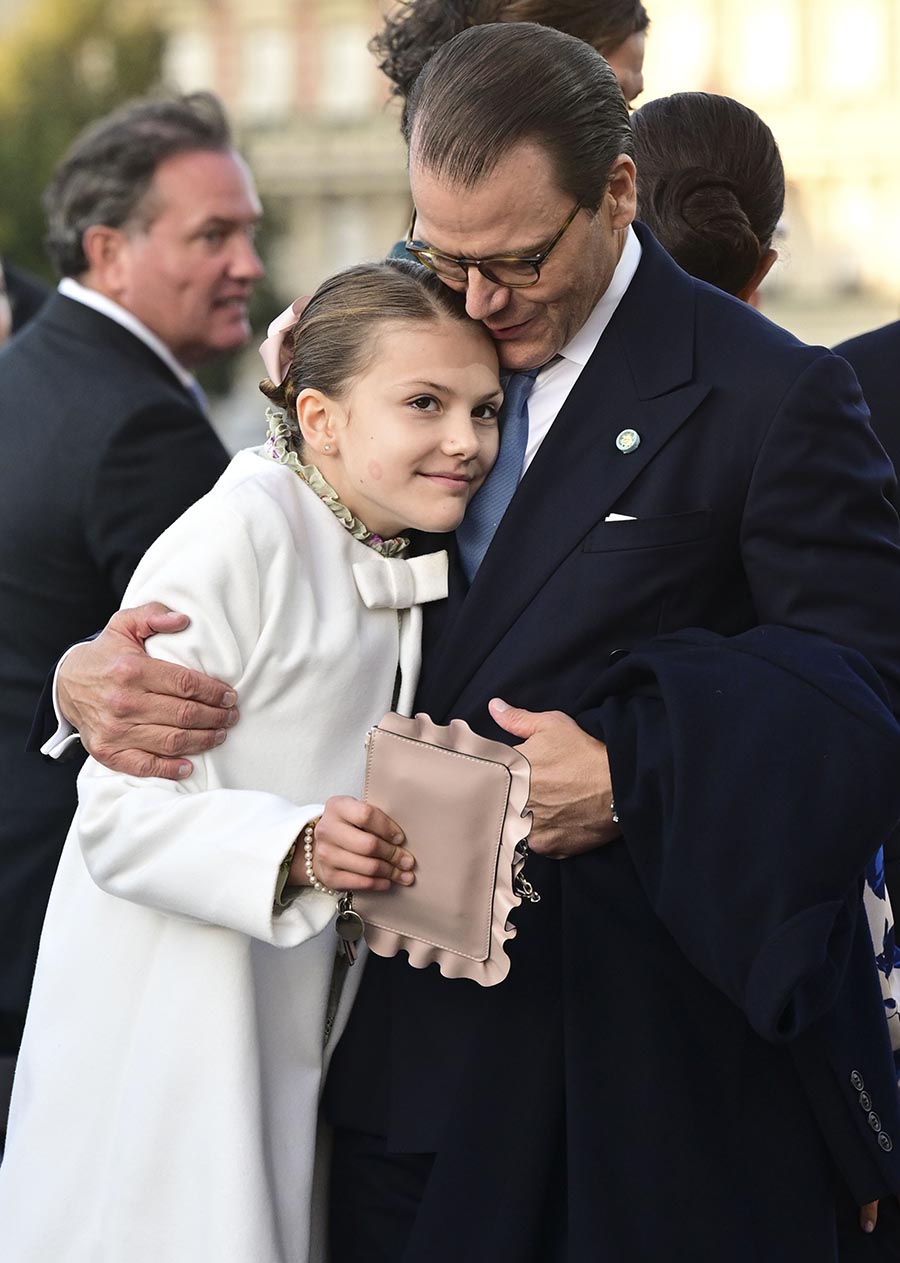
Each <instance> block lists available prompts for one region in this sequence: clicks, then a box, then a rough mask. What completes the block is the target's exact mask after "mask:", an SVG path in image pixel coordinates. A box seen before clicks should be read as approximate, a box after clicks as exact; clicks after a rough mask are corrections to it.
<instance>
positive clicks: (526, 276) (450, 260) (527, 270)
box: [406, 202, 582, 289]
mask: <svg viewBox="0 0 900 1263" xmlns="http://www.w3.org/2000/svg"><path fill="white" fill-rule="evenodd" d="M581 209H582V206H581V202H578V203H577V204H576V206H575V208H574V210H573V211H572V213H571V214H570V215H569V217H568V219H567V220H566V222H565V223H564V224H563V226H562V228H560V230H559V232H558V233H556V235H555V236H554V237H552V238H551V240H550V241H548V242H547V244H546V245H545V246H544V248H543V250H539V251H538V252H537V254H504V255H499V256H497V257H496V258H492V259H465V258H457V256H456V255H453V254H442V253H441V251H440V250H433V249H432V248H431V247H430V246H426V245H425V243H424V242H423V241H415V240H414V239H413V229H414V228H415V226H416V208H415V207H413V213H412V215H411V217H410V221H409V228H408V230H407V233H406V250H407V253H408V254H411V255H412V256H413V258H414V259H416V260H417V262H419V263H421V264H422V265H423V267H427V268H430V269H431V271H432V272H437V274H438V276H440V277H441V278H442V279H443V280H445V281H454V282H456V283H458V284H463V285H465V284H467V283H468V280H469V268H478V271H479V272H480V273H481V275H482V276H485V277H487V279H488V280H489V281H493V282H494V284H495V285H504V286H509V288H510V289H524V287H525V286H526V285H537V283H538V281H539V280H540V279H541V267H542V266H543V265H544V263H546V261H547V256H548V255H549V254H550V251H551V250H552V249H553V248H554V246H556V245H557V244H558V243H559V241H560V240H561V238H562V235H563V233H564V232H565V231H566V229H567V228H568V227H569V225H570V224H571V223H572V221H573V220H574V218H575V216H576V215H577V214H578V212H579V211H580V210H581Z"/></svg>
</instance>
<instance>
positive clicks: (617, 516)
mask: <svg viewBox="0 0 900 1263" xmlns="http://www.w3.org/2000/svg"><path fill="white" fill-rule="evenodd" d="M603 521H604V522H636V521H637V518H636V517H632V516H631V514H630V513H607V515H606V517H605V518H604V519H603Z"/></svg>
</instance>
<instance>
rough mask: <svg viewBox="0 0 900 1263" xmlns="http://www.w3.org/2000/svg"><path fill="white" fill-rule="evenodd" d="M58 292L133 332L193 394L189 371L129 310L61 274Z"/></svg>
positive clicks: (194, 384)
mask: <svg viewBox="0 0 900 1263" xmlns="http://www.w3.org/2000/svg"><path fill="white" fill-rule="evenodd" d="M59 292H60V293H61V294H63V295H64V296H65V297H66V298H71V299H73V300H74V301H75V302H76V303H82V304H83V305H84V306H85V307H92V308H93V309H94V311H99V312H100V314H101V316H107V317H108V318H109V319H110V320H114V321H115V322H116V324H117V325H121V326H122V328H123V329H127V330H128V332H129V333H133V334H134V336H135V337H136V338H138V339H139V340H140V341H141V342H143V344H144V346H147V347H149V348H150V350H151V351H152V352H153V354H154V355H156V356H158V357H159V359H161V360H162V362H163V363H164V364H165V365H166V367H167V368H168V369H170V370H171V371H172V372H173V373H174V374H175V376H176V377H177V378H178V380H179V381H180V382H181V384H182V386H184V388H185V390H188V391H190V393H191V394H192V395H193V394H195V392H196V389H197V383H196V380H195V378H194V376H193V374H192V373H189V372H188V371H187V369H186V368H185V367H184V365H182V364H179V363H178V360H176V358H175V356H174V355H173V354H172V352H171V351H170V350H169V348H168V347H167V346H166V344H165V342H163V341H161V340H160V339H159V338H158V337H157V336H156V334H155V333H151V331H150V330H149V329H148V328H147V326H146V325H145V324H142V323H141V321H140V320H138V318H137V316H135V315H134V314H133V313H132V312H130V311H128V310H127V309H126V308H125V307H120V306H119V304H118V303H116V302H113V300H112V299H111V298H107V297H106V295H105V294H101V293H99V292H98V291H97V290H95V289H88V287H87V286H86V285H82V284H81V283H80V281H76V280H75V278H74V277H72V276H64V277H63V279H62V280H61V281H60V283H59Z"/></svg>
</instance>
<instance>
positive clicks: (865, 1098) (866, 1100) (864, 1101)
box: [859, 1092, 872, 1113]
mask: <svg viewBox="0 0 900 1263" xmlns="http://www.w3.org/2000/svg"><path fill="white" fill-rule="evenodd" d="M859 1104H860V1108H861V1109H864V1110H865V1111H866V1112H867V1113H868V1111H869V1110H870V1109H871V1108H872V1098H871V1096H869V1094H868V1092H860V1094H859Z"/></svg>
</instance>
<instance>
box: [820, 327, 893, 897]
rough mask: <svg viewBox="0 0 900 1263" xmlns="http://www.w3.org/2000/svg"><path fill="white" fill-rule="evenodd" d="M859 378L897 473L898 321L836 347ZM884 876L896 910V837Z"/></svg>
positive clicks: (874, 426)
mask: <svg viewBox="0 0 900 1263" xmlns="http://www.w3.org/2000/svg"><path fill="white" fill-rule="evenodd" d="M834 349H835V353H836V354H837V355H842V356H843V357H844V359H845V360H849V362H850V364H851V365H852V366H853V371H854V372H855V373H856V376H857V377H858V378H859V384H860V386H862V392H863V395H864V396H865V399H866V403H867V404H868V405H869V411H870V413H871V414H872V429H873V430H874V431H875V433H876V434H877V436H878V440H879V442H880V443H881V444H882V446H883V447H884V449H885V451H886V452H887V454H888V456H890V458H891V462H892V464H893V466H894V470H895V472H897V471H900V320H897V321H895V322H894V323H893V324H889V325H885V326H884V328H882V329H874V330H873V331H872V332H871V333H864V334H862V335H861V336H860V337H858V338H851V339H850V340H849V341H848V342H842V343H841V344H840V346H836V347H835V348H834ZM892 498H893V501H894V507H895V508H896V509H897V510H898V511H900V491H898V488H897V484H896V483H895V485H894V488H893V494H892ZM885 874H886V879H887V885H888V891H889V892H890V896H891V902H892V904H893V906H894V907H895V908H900V836H897V835H895V836H894V837H893V838H892V839H891V841H890V843H889V844H888V846H887V847H886V848H885Z"/></svg>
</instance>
